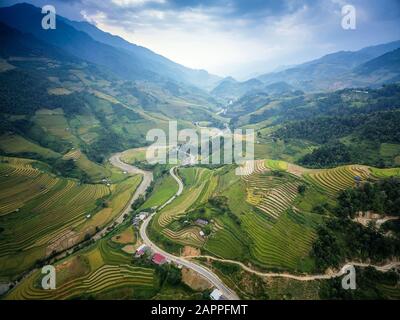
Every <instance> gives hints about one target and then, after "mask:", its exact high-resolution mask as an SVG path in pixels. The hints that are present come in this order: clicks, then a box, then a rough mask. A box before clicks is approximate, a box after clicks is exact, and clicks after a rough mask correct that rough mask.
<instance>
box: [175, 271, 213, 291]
mask: <svg viewBox="0 0 400 320" xmlns="http://www.w3.org/2000/svg"><path fill="white" fill-rule="evenodd" d="M182 281H183V282H184V283H185V284H187V285H188V286H189V287H191V288H192V289H193V290H200V291H203V290H206V289H210V288H211V287H212V285H211V283H209V282H208V281H207V280H206V279H204V278H203V277H202V276H200V275H199V274H198V273H197V272H196V271H194V270H191V269H187V268H182Z"/></svg>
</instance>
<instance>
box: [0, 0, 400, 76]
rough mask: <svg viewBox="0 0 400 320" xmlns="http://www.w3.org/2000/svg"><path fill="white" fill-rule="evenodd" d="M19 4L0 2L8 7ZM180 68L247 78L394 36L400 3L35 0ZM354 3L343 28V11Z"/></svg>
mask: <svg viewBox="0 0 400 320" xmlns="http://www.w3.org/2000/svg"><path fill="white" fill-rule="evenodd" d="M16 2H20V1H14V0H3V1H2V3H5V4H6V5H8V4H13V3H16ZM25 2H30V3H32V4H34V5H37V6H42V5H45V4H52V5H54V6H55V7H56V9H57V13H59V14H61V15H63V16H66V17H67V18H70V19H73V20H87V21H90V22H92V23H94V24H96V25H97V26H98V27H99V28H100V29H102V30H105V31H108V32H111V33H113V34H118V35H120V36H122V37H123V38H125V39H126V40H128V41H130V42H133V43H136V44H139V45H142V46H145V47H147V48H149V49H152V50H153V51H155V52H157V53H159V54H162V55H164V56H166V57H168V58H170V59H172V60H174V61H176V62H178V63H181V64H183V65H186V66H189V67H192V68H197V69H206V70H207V71H209V72H212V73H215V74H218V75H221V76H227V75H232V76H234V77H236V78H239V79H245V78H248V77H251V76H254V75H256V74H262V73H265V72H268V71H271V70H274V69H276V68H277V67H279V66H282V65H293V64H298V63H301V62H304V61H307V60H311V59H314V58H317V57H320V56H322V55H324V54H327V53H331V52H335V51H339V50H357V49H360V48H362V47H365V46H368V45H373V44H379V43H384V42H389V41H393V40H398V39H400V1H399V0H352V1H347V0H313V1H311V0H247V1H246V0H243V1H239V0H214V1H211V0H203V1H200V0H102V1H97V0H43V1H42V0H35V1H29V0H25ZM346 4H351V5H353V6H354V7H355V8H356V14H357V15H356V17H357V29H356V30H343V29H342V27H341V20H342V15H341V8H342V6H343V5H346Z"/></svg>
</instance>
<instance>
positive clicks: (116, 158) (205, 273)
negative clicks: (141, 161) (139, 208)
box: [96, 153, 239, 300]
mask: <svg viewBox="0 0 400 320" xmlns="http://www.w3.org/2000/svg"><path fill="white" fill-rule="evenodd" d="M121 155H122V153H117V154H115V155H113V156H112V157H111V159H110V162H111V163H112V164H113V165H114V166H115V167H117V168H120V169H122V170H124V171H126V172H129V173H136V174H143V181H142V183H141V184H140V186H139V187H138V189H137V190H136V192H135V195H134V196H133V197H132V199H131V201H130V204H132V203H133V202H134V201H135V200H136V199H137V198H138V197H139V196H141V195H143V194H144V193H145V192H146V189H147V187H148V185H150V183H151V181H152V180H153V175H152V174H151V173H149V172H148V171H143V170H140V169H138V168H136V167H134V166H132V165H129V164H127V163H124V162H122V161H121V158H120V157H121ZM176 168H177V167H173V168H171V169H170V171H169V173H170V175H171V176H172V177H173V178H174V180H175V181H176V183H177V184H178V191H177V192H176V194H175V195H174V196H173V197H171V198H170V199H168V200H167V201H166V202H165V203H164V204H163V205H161V206H160V207H159V208H158V211H159V210H161V209H162V208H164V207H165V206H167V205H168V204H170V203H171V202H172V201H174V200H175V199H176V198H177V197H178V196H179V195H181V194H182V192H183V182H182V180H181V179H180V178H179V177H178V176H177V174H176V173H175V170H176ZM147 184H148V185H147ZM129 210H130V205H129V206H127V212H129ZM124 211H125V210H124ZM125 213H126V212H122V213H121V215H120V216H119V218H117V220H116V222H117V223H118V221H119V220H121V222H122V221H123V216H124V214H125ZM155 214H156V212H154V213H153V214H151V215H150V216H149V217H147V219H145V220H144V221H143V223H142V225H141V226H140V230H139V233H140V237H141V238H142V240H143V243H144V244H146V245H147V246H148V247H149V248H151V249H152V250H153V251H154V252H158V253H161V254H162V255H164V256H165V257H166V259H167V260H169V261H171V262H174V263H176V264H177V265H182V266H184V267H186V268H189V269H192V270H194V271H196V272H197V273H199V274H200V275H201V276H202V277H204V278H205V279H207V280H208V281H209V282H210V283H211V284H212V285H213V286H215V287H216V288H217V289H218V290H220V291H221V292H222V294H223V295H224V296H225V297H226V298H227V299H229V300H239V297H238V296H237V295H236V293H235V292H234V291H232V290H231V289H230V288H229V287H228V286H226V285H225V284H224V283H223V281H222V280H221V279H220V278H219V277H218V276H217V275H216V274H215V273H213V272H212V271H211V270H209V269H208V268H206V267H204V266H201V265H199V264H197V263H195V262H193V261H189V260H186V259H184V258H182V257H177V256H175V255H173V254H170V253H168V252H166V251H164V250H163V249H161V248H160V247H158V246H157V245H156V244H155V243H153V242H152V241H151V240H150V239H149V237H148V236H147V232H146V229H147V227H148V225H149V223H150V221H151V219H152V218H153V217H154V215H155ZM121 222H120V223H121ZM103 230H104V232H107V230H106V229H103ZM103 230H102V231H103ZM102 231H100V232H99V237H101V236H102V235H101V234H100V233H101V232H102ZM96 236H97V234H96Z"/></svg>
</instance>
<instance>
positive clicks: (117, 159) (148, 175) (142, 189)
mask: <svg viewBox="0 0 400 320" xmlns="http://www.w3.org/2000/svg"><path fill="white" fill-rule="evenodd" d="M122 154H123V152H120V153H116V154H114V155H112V156H111V158H110V163H111V164H112V165H113V166H114V167H116V168H119V169H121V170H122V171H125V172H127V173H131V174H140V175H142V181H141V182H140V184H139V186H138V187H137V189H136V191H135V193H134V194H133V196H132V198H131V199H130V200H129V202H128V204H127V205H126V206H125V209H124V210H122V212H121V213H120V214H119V216H118V217H117V218H116V219H115V220H114V221H113V224H115V226H117V225H119V224H121V223H122V222H124V216H125V215H126V214H128V213H129V212H130V211H131V206H132V204H133V203H134V202H135V201H136V200H137V199H138V198H139V197H140V196H143V195H145V194H146V190H147V188H148V187H149V186H150V184H151V182H152V181H153V173H152V172H150V171H144V170H142V169H139V168H137V167H134V166H131V165H129V164H127V163H125V162H123V161H122V160H121V156H122ZM107 228H108V226H106V227H104V228H103V229H101V230H100V231H99V232H97V233H96V234H95V235H94V236H93V239H94V240H99V239H100V238H102V237H103V236H104V235H105V234H106V233H107V231H108V230H107Z"/></svg>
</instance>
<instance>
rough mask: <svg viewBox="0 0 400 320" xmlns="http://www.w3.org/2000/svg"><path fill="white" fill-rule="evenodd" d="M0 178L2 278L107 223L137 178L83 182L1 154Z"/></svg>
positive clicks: (120, 209) (124, 200)
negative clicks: (98, 182)
mask: <svg viewBox="0 0 400 320" xmlns="http://www.w3.org/2000/svg"><path fill="white" fill-rule="evenodd" d="M0 176H1V182H0V190H1V192H0V221H1V228H2V229H1V234H0V239H1V245H0V265H1V274H0V278H1V279H2V280H11V279H13V278H14V277H15V276H16V275H18V274H19V273H21V272H23V271H24V270H26V269H28V268H30V267H32V266H33V265H34V264H35V263H36V262H37V261H38V260H41V259H43V258H45V257H47V256H49V255H51V254H54V253H56V252H60V251H62V250H65V249H67V248H70V247H72V246H73V245H75V244H76V243H78V242H81V241H82V240H84V239H85V237H88V236H90V235H92V234H94V233H95V232H96V230H98V229H99V228H101V227H102V226H104V225H107V224H108V223H109V222H110V221H112V220H113V218H114V217H116V216H117V215H118V214H119V213H120V212H121V211H122V209H123V208H124V207H125V206H126V203H127V202H128V200H129V199H130V198H131V196H132V194H133V191H134V190H135V188H136V186H138V185H139V183H140V181H141V177H140V176H139V175H137V176H126V177H123V179H122V180H121V178H120V180H119V181H117V180H116V181H115V182H114V183H113V182H112V181H110V182H107V183H102V184H83V183H81V182H79V181H77V180H74V179H66V178H62V177H58V176H56V175H54V174H52V173H51V172H49V171H48V167H47V166H46V165H45V164H44V163H41V162H38V161H34V160H26V159H20V158H10V157H1V159H0ZM11 257H12V258H11Z"/></svg>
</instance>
